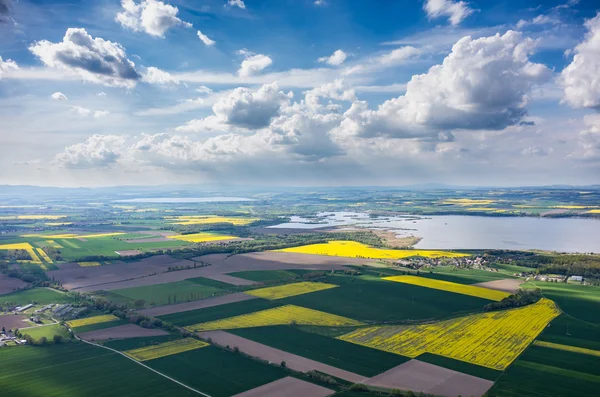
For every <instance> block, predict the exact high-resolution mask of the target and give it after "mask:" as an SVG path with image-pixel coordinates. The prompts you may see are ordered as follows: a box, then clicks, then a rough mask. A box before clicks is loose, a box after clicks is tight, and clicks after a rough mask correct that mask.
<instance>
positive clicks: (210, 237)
mask: <svg viewBox="0 0 600 397" xmlns="http://www.w3.org/2000/svg"><path fill="white" fill-rule="evenodd" d="M167 238H170V239H175V240H181V241H187V242H189V243H204V242H207V241H220V240H232V239H236V238H237V237H236V236H228V235H225V234H217V233H206V232H201V233H193V234H181V235H177V236H167Z"/></svg>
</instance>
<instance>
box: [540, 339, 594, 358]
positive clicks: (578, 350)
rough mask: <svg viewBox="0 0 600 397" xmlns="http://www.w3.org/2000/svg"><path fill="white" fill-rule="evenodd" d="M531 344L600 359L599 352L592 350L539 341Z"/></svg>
mask: <svg viewBox="0 0 600 397" xmlns="http://www.w3.org/2000/svg"><path fill="white" fill-rule="evenodd" d="M533 344H534V345H535V346H541V347H547V348H549V349H556V350H564V351H567V352H573V353H580V354H587V355H588V356H596V357H600V350H592V349H586V348H583V347H576V346H569V345H561V344H559V343H552V342H544V341H541V340H536V341H534V342H533Z"/></svg>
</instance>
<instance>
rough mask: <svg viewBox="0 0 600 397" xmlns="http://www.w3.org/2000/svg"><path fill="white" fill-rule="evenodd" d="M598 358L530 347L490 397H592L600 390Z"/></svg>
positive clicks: (502, 378) (496, 386) (502, 377)
mask: <svg viewBox="0 0 600 397" xmlns="http://www.w3.org/2000/svg"><path fill="white" fill-rule="evenodd" d="M599 374H600V367H599V366H598V358H597V357H591V356H586V355H582V354H578V353H571V352H565V351H562V350H555V349H548V348H544V347H539V346H530V347H529V348H528V349H527V351H525V353H524V354H523V355H522V356H521V357H519V359H518V360H517V361H516V362H515V363H514V364H513V365H512V366H511V367H510V368H509V369H508V370H507V371H506V372H505V373H504V375H502V376H501V377H500V379H499V380H498V381H497V382H496V384H495V385H494V386H493V387H492V389H491V390H490V391H489V392H488V395H489V396H490V397H513V396H524V397H529V396H531V397H571V396H592V395H595V393H596V392H597V391H598V389H599V388H600V375H599Z"/></svg>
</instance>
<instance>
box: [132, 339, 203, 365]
mask: <svg viewBox="0 0 600 397" xmlns="http://www.w3.org/2000/svg"><path fill="white" fill-rule="evenodd" d="M206 346H209V344H208V343H206V342H202V341H199V340H196V339H193V338H185V339H177V340H173V341H170V342H165V343H160V344H158V345H152V346H145V347H140V348H139V349H133V350H127V351H124V352H123V353H125V354H127V355H128V356H129V357H131V358H133V359H135V360H137V361H147V360H154V359H155V358H161V357H166V356H171V355H173V354H178V353H183V352H187V351H190V350H196V349H200V348H203V347H206Z"/></svg>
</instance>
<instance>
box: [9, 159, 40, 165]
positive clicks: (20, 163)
mask: <svg viewBox="0 0 600 397" xmlns="http://www.w3.org/2000/svg"><path fill="white" fill-rule="evenodd" d="M41 162H42V160H40V159H33V160H24V161H13V162H12V165H16V166H26V165H37V164H40V163H41Z"/></svg>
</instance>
